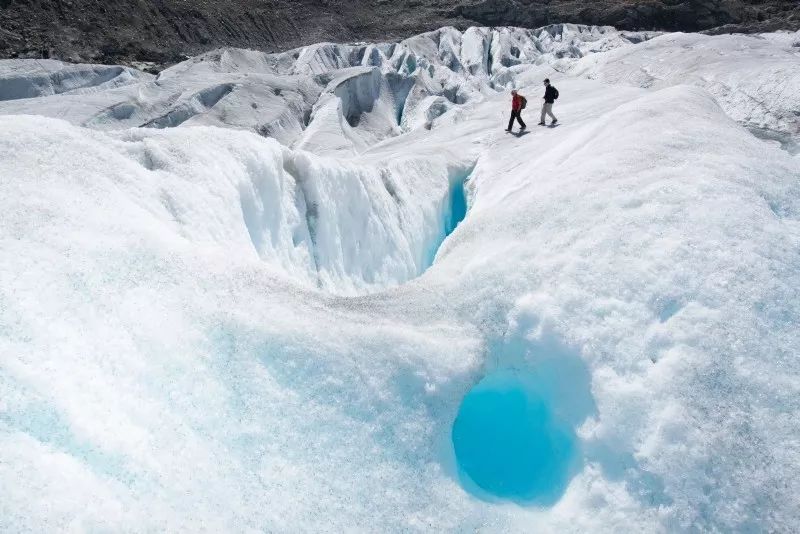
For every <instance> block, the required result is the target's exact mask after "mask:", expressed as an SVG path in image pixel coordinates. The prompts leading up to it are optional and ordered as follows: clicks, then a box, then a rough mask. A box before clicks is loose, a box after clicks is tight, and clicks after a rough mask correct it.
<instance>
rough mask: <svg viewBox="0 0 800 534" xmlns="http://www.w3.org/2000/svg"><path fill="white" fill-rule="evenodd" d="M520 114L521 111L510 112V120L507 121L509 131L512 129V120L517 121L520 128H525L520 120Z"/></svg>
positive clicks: (513, 110)
mask: <svg viewBox="0 0 800 534" xmlns="http://www.w3.org/2000/svg"><path fill="white" fill-rule="evenodd" d="M521 113H522V111H517V110H515V109H512V110H511V118H510V119H508V129H509V130H510V129H511V128H513V127H514V119H517V122H519V125H520V127H522V128H525V123H524V122H523V120H522V116H521Z"/></svg>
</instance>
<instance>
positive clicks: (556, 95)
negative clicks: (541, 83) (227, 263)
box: [553, 87, 558, 100]
mask: <svg viewBox="0 0 800 534" xmlns="http://www.w3.org/2000/svg"><path fill="white" fill-rule="evenodd" d="M553 100H558V89H556V88H555V87H553Z"/></svg>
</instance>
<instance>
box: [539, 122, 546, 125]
mask: <svg viewBox="0 0 800 534" xmlns="http://www.w3.org/2000/svg"><path fill="white" fill-rule="evenodd" d="M539 126H547V125H546V124H545V123H543V122H540V123H539Z"/></svg>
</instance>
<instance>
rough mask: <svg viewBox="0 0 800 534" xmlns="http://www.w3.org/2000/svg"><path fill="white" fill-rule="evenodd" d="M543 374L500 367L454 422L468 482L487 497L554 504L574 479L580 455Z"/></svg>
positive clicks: (455, 439) (466, 402)
mask: <svg viewBox="0 0 800 534" xmlns="http://www.w3.org/2000/svg"><path fill="white" fill-rule="evenodd" d="M548 389H549V385H548V384H545V383H542V377H537V376H536V375H535V374H528V373H526V372H519V371H515V370H499V371H496V372H494V373H492V374H490V375H488V376H486V377H485V378H484V379H483V380H481V381H480V382H479V383H478V384H476V385H475V386H474V387H473V388H472V389H471V390H470V391H469V393H468V394H467V396H466V397H465V398H464V400H463V401H462V403H461V407H460V408H459V411H458V415H457V416H456V420H455V422H454V423H453V432H452V440H453V448H454V450H455V457H456V462H457V466H458V471H459V477H460V479H461V483H462V485H463V486H464V487H465V488H466V489H467V490H468V491H470V492H471V493H473V494H474V495H476V496H477V497H479V498H482V499H485V500H497V499H505V500H510V501H514V502H517V503H519V504H526V505H551V504H554V503H555V502H557V501H558V499H559V498H560V497H561V496H562V495H563V493H564V491H565V490H566V488H567V485H568V484H569V480H570V478H571V477H572V475H573V473H574V471H575V469H574V467H575V464H576V461H577V456H578V445H577V438H576V436H575V432H574V430H573V429H572V427H571V425H570V424H568V423H565V422H563V421H561V420H560V419H559V417H558V414H557V411H556V410H555V409H554V406H553V405H552V403H553V399H552V398H551V396H550V395H549V394H548Z"/></svg>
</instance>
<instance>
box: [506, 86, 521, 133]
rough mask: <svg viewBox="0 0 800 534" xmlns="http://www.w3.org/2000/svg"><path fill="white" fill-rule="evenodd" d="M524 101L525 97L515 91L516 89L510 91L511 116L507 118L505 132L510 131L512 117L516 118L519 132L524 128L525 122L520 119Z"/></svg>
mask: <svg viewBox="0 0 800 534" xmlns="http://www.w3.org/2000/svg"><path fill="white" fill-rule="evenodd" d="M525 102H526V99H525V97H524V96H522V95H521V94H519V93H517V90H516V89H513V90H512V91H511V118H510V119H508V128H506V131H507V132H510V131H511V129H512V128H513V127H514V119H517V121H518V122H519V131H520V132H521V131H522V130H524V129H525V122H524V121H523V120H522V116H521V113H522V108H523V107H524V103H525Z"/></svg>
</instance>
